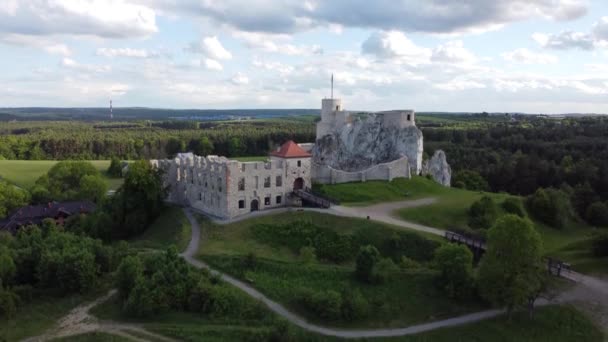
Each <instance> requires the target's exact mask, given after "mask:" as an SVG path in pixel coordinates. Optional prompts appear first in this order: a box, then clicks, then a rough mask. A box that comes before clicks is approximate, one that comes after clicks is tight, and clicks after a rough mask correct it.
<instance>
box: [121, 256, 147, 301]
mask: <svg viewBox="0 0 608 342" xmlns="http://www.w3.org/2000/svg"><path fill="white" fill-rule="evenodd" d="M143 273H144V266H143V264H142V262H141V259H140V258H139V257H137V256H128V257H126V258H124V259H123V260H122V262H121V263H120V265H119V266H118V269H117V270H116V287H117V288H118V295H119V296H120V297H121V298H123V299H126V298H128V297H129V294H130V293H131V290H132V289H133V288H134V287H135V282H136V280H137V279H139V278H140V277H142V276H143Z"/></svg>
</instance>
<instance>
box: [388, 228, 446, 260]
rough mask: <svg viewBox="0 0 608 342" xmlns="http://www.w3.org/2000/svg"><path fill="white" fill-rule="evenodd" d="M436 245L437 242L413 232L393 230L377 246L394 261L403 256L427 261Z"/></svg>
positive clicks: (437, 245)
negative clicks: (393, 231) (389, 235)
mask: <svg viewBox="0 0 608 342" xmlns="http://www.w3.org/2000/svg"><path fill="white" fill-rule="evenodd" d="M437 247H439V242H437V241H434V240H430V239H427V238H425V237H424V236H422V235H420V234H418V233H413V232H395V233H394V234H392V235H391V237H390V238H388V239H386V240H385V241H383V242H382V243H381V245H380V246H379V248H380V249H381V250H382V254H383V255H386V256H388V257H391V258H392V259H393V260H394V261H399V260H401V257H403V256H405V257H408V258H411V259H413V260H416V261H429V260H431V259H432V258H433V253H434V252H435V249H437Z"/></svg>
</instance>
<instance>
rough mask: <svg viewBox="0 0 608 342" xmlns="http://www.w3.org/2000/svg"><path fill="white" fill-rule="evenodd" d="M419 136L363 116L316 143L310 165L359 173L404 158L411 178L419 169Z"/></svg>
mask: <svg viewBox="0 0 608 342" xmlns="http://www.w3.org/2000/svg"><path fill="white" fill-rule="evenodd" d="M422 148H423V146H422V132H421V131H420V130H419V129H418V128H417V127H416V126H409V127H404V128H399V127H392V126H389V127H387V126H385V125H383V117H382V114H366V115H365V116H363V117H359V118H355V119H354V120H353V122H352V123H349V124H347V125H345V126H343V127H342V128H341V129H340V130H339V131H335V132H332V133H330V134H327V135H325V136H323V137H322V138H320V139H318V140H317V142H316V144H315V146H314V148H313V152H312V154H313V162H314V163H316V164H319V165H327V166H330V167H332V168H334V169H338V170H343V171H350V172H353V171H361V170H365V169H367V168H369V167H371V166H374V165H377V164H381V163H387V162H391V161H394V160H397V159H400V158H402V157H403V156H406V157H407V159H408V161H409V163H410V165H411V171H412V174H419V173H420V171H421V169H422Z"/></svg>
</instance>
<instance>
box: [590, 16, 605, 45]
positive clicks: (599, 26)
mask: <svg viewBox="0 0 608 342" xmlns="http://www.w3.org/2000/svg"><path fill="white" fill-rule="evenodd" d="M593 35H594V36H595V37H596V39H598V40H605V41H608V17H602V18H601V19H600V21H598V22H597V23H595V25H593Z"/></svg>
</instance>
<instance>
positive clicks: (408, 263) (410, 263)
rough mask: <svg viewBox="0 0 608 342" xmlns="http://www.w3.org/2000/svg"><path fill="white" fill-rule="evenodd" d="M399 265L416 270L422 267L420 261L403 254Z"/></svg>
mask: <svg viewBox="0 0 608 342" xmlns="http://www.w3.org/2000/svg"><path fill="white" fill-rule="evenodd" d="M399 267H401V268H402V269H404V270H414V269H418V268H420V267H422V266H421V265H420V263H419V262H417V261H415V260H412V259H410V258H408V257H406V256H402V257H401V260H400V261H399Z"/></svg>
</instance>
